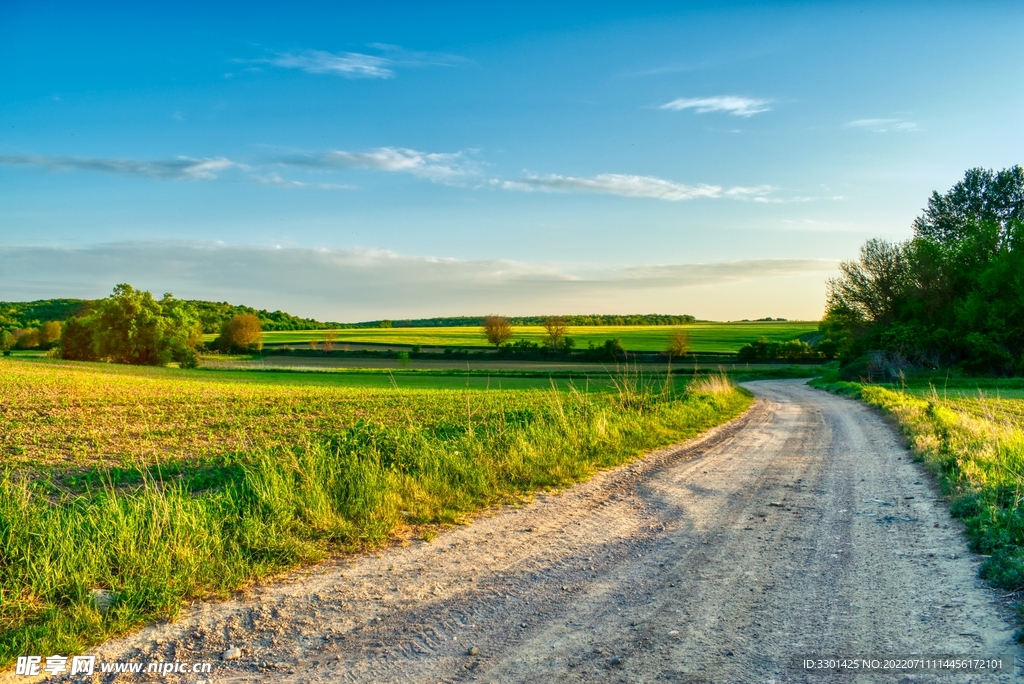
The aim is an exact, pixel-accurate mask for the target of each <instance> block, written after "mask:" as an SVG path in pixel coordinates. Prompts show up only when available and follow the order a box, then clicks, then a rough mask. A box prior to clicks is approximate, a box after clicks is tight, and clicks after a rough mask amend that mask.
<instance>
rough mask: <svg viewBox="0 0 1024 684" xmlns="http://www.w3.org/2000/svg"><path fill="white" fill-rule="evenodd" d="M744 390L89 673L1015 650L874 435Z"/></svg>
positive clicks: (429, 678) (226, 673)
mask: <svg viewBox="0 0 1024 684" xmlns="http://www.w3.org/2000/svg"><path fill="white" fill-rule="evenodd" d="M747 386H748V387H749V388H750V389H751V390H752V391H753V392H754V393H755V394H756V395H757V397H758V401H757V403H756V404H755V406H754V407H753V408H752V409H751V410H750V411H749V412H748V413H747V414H746V415H745V416H744V417H742V418H740V419H738V420H737V421H734V422H733V423H731V424H729V425H727V426H723V427H720V428H718V429H716V430H713V431H711V432H710V433H708V434H706V435H705V436H703V437H701V438H699V439H697V440H693V441H691V442H688V443H686V444H683V445H679V446H676V447H673V448H669V449H665V450H662V451H659V452H657V453H655V454H652V455H650V456H649V457H647V458H645V459H644V460H642V461H640V462H638V463H635V464H633V465H631V466H627V467H624V468H620V469H617V470H615V471H610V472H606V473H602V474H600V475H598V476H597V477H595V478H594V479H592V480H591V481H589V482H587V483H585V484H582V485H579V486H577V487H574V488H573V489H571V490H569V491H568V492H565V493H563V494H561V495H558V496H544V497H539V498H538V499H537V501H536V502H535V503H533V504H531V505H529V506H526V507H523V508H520V509H516V508H511V507H506V508H503V509H502V510H500V511H495V512H493V514H490V515H485V516H482V517H479V518H477V519H476V520H475V521H474V522H473V523H472V524H471V525H468V526H465V527H460V528H457V529H454V530H451V531H448V532H445V533H443V534H441V535H440V536H438V537H437V538H436V539H434V540H433V541H432V542H430V543H427V542H413V543H411V544H409V545H407V546H404V547H395V548H392V549H390V550H387V551H383V552H381V553H379V554H376V555H367V556H363V557H359V558H356V559H342V560H339V561H336V562H333V563H327V564H324V565H321V566H318V567H316V568H314V569H312V570H309V571H306V572H302V573H296V574H294V575H292V576H290V577H289V578H288V579H286V580H285V581H281V582H277V583H273V584H268V585H266V586H263V587H259V588H256V589H254V590H252V591H249V592H246V593H245V594H244V595H243V596H241V597H239V598H238V599H236V600H231V601H227V602H223V603H217V604H207V605H202V606H199V607H196V608H194V609H191V610H190V611H188V612H187V613H186V614H185V615H184V616H183V617H182V618H181V619H180V620H178V621H177V622H175V623H173V624H166V625H153V626H150V627H148V628H146V629H144V630H142V631H141V632H139V633H137V634H135V635H132V636H130V637H127V638H125V639H121V640H116V641H112V642H108V643H107V644H105V645H103V646H102V647H101V648H100V649H98V652H99V655H100V657H101V659H108V660H122V659H123V660H135V661H139V660H144V661H153V660H158V659H168V660H173V659H175V658H177V659H179V660H210V659H213V660H216V661H217V662H216V663H215V665H214V672H213V675H212V680H211V681H213V682H228V681H239V682H241V681H268V682H270V681H273V682H338V681H342V682H463V681H481V682H488V681H493V682H550V681H555V680H559V681H563V682H605V681H609V682H619V681H625V682H655V681H674V682H770V681H775V682H804V681H807V682H821V681H850V682H852V681H853V679H852V677H853V676H852V675H848V674H847V675H832V674H826V673H807V672H802V671H800V670H799V669H797V668H795V667H794V665H793V661H794V658H796V657H799V656H830V655H831V656H838V655H850V654H855V655H874V656H876V657H880V658H881V657H886V656H900V655H911V654H940V653H950V654H963V655H969V654H1011V655H1012V654H1017V653H1018V651H1017V648H1016V647H1015V646H1013V645H1012V640H1011V634H1012V628H1011V626H1010V624H1009V623H1008V622H1007V621H1006V617H1007V614H1006V610H1005V607H1004V606H1003V605H1002V604H1001V603H1000V602H999V598H998V596H997V594H996V593H995V592H993V591H992V590H990V589H989V588H987V587H986V586H985V585H984V584H983V583H982V582H981V581H980V580H978V579H977V563H978V560H977V557H975V556H972V554H970V553H969V552H968V551H967V549H966V546H965V544H964V542H963V538H962V536H961V534H960V532H959V531H958V528H957V526H956V524H955V523H953V522H952V521H951V519H950V518H949V516H948V514H947V513H946V506H945V504H944V502H942V501H938V500H936V492H935V490H934V488H933V486H932V485H931V483H930V479H929V478H928V477H927V476H926V475H925V473H924V472H923V471H922V469H921V467H920V466H919V464H916V463H913V462H912V461H911V459H910V457H909V454H908V452H907V451H906V449H905V448H904V446H903V441H902V439H901V437H900V436H899V435H898V434H897V433H896V431H895V430H894V429H892V427H891V426H889V425H888V424H887V423H886V422H885V421H884V420H883V419H882V418H880V417H879V415H878V414H877V413H876V412H875V411H873V410H871V409H869V408H867V407H865V406H863V405H862V404H860V403H858V402H855V401H852V400H848V399H843V398H840V397H836V396H833V395H830V394H826V393H824V392H820V391H817V390H813V389H810V388H808V387H806V386H804V385H803V384H802V383H801V382H794V381H770V382H755V383H750V384H748V385H747ZM231 646H237V647H239V648H241V652H242V655H241V657H240V658H238V659H236V660H231V661H225V662H221V661H220V654H221V653H222V652H223V651H224V650H225V649H227V648H228V647H231ZM1017 657H1018V663H1020V662H1021V661H1020V660H1019V655H1018V656H1017ZM1011 678H1012V676H1011V675H1001V676H999V675H984V676H979V675H974V676H971V675H964V674H959V675H932V674H919V675H915V676H914V677H913V678H912V679H906V680H904V679H903V678H902V677H900V676H895V675H867V676H865V675H861V676H858V677H857V679H856V681H857V683H858V684H861V683H863V682H871V681H885V682H890V681H957V682H967V681H1000V680H1004V681H1009V680H1010V679H1011ZM194 680H195V676H192V677H191V679H180V680H179V681H194ZM165 681H174V677H173V676H169V677H167V678H166V679H165Z"/></svg>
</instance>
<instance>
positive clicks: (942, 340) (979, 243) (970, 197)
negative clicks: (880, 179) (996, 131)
mask: <svg viewBox="0 0 1024 684" xmlns="http://www.w3.org/2000/svg"><path fill="white" fill-rule="evenodd" d="M913 227H914V236H913V238H911V239H910V240H908V241H906V242H903V243H898V244H891V243H887V242H885V241H882V240H870V241H868V242H867V243H866V244H865V245H864V246H863V247H862V248H861V254H860V258H859V259H858V260H857V261H853V262H844V263H843V264H842V265H841V266H840V271H841V273H840V275H839V277H837V278H835V279H833V280H831V281H830V282H829V294H828V303H827V308H826V313H825V316H824V319H823V321H822V331H823V332H824V333H825V336H826V340H825V342H824V344H826V345H827V346H828V345H831V346H832V347H833V348H834V349H836V350H837V351H839V352H840V354H841V359H842V360H843V362H844V364H845V365H850V364H851V363H853V361H854V360H855V359H857V358H861V357H863V356H864V355H865V354H867V353H868V352H878V353H883V354H889V355H891V356H893V357H894V358H898V359H899V362H900V363H902V364H908V365H912V366H918V367H931V368H939V367H949V366H953V367H960V368H962V369H964V370H967V371H972V372H985V373H999V374H1007V373H1020V372H1024V169H1022V168H1021V167H1020V166H1014V167H1012V168H1009V169H1005V170H1003V171H998V172H996V171H990V170H985V169H971V170H970V171H968V172H967V173H966V174H965V176H964V179H963V180H962V181H960V182H958V183H957V184H956V185H954V186H953V187H952V188H951V189H950V190H949V191H948V192H946V193H944V194H939V193H937V192H936V193H933V194H932V196H931V198H930V199H929V200H928V206H927V207H926V208H925V210H924V212H923V213H922V214H921V216H920V217H918V219H917V220H916V221H914V226H913Z"/></svg>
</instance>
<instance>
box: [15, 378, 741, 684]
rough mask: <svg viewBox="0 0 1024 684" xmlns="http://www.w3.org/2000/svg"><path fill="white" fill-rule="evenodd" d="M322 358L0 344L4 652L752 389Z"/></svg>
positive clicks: (529, 478)
mask: <svg viewBox="0 0 1024 684" xmlns="http://www.w3.org/2000/svg"><path fill="white" fill-rule="evenodd" d="M332 375H341V374H340V373H335V374H332V373H311V374H301V373H290V374H289V373H276V374H275V373H260V372H253V371H241V372H226V371H225V372H222V371H179V370H176V369H169V368H133V367H126V366H114V365H108V364H100V363H96V364H93V363H74V362H60V361H51V360H46V359H25V360H22V359H16V358H0V458H2V464H3V468H0V667H4V666H6V665H9V664H10V663H11V662H12V661H13V659H14V658H15V657H16V656H19V655H24V654H25V653H72V654H74V653H81V652H83V651H84V650H85V649H87V648H88V647H90V646H92V645H94V644H96V643H99V642H101V641H103V640H104V639H106V638H109V637H110V636H113V635H115V634H119V633H123V632H125V631H127V630H129V629H132V628H133V627H136V626H137V625H139V624H140V623H142V622H145V621H147V620H152V619H156V618H170V617H173V616H174V614H175V613H176V612H177V611H178V609H179V607H180V606H181V605H182V604H183V603H184V602H187V601H192V600H198V599H204V598H208V597H216V596H225V595H226V594H227V593H228V592H230V591H231V590H233V589H236V588H238V587H239V586H242V585H244V584H246V583H248V582H250V581H252V580H253V579H255V578H258V577H261V576H265V575H267V574H270V573H274V572H279V571H281V570H284V569H287V568H289V567H293V566H295V565H297V564H301V563H306V562H312V561H316V560H318V559H321V558H323V557H324V556H325V555H327V554H330V553H339V552H345V551H348V550H353V549H359V548H366V547H367V546H373V545H378V544H381V543H384V542H386V540H387V539H388V537H389V535H393V534H396V533H398V532H401V533H402V534H421V533H422V534H424V535H425V536H429V533H430V532H431V530H432V527H436V526H437V525H445V524H452V523H455V522H458V521H460V520H462V519H463V518H464V517H465V516H466V515H467V514H469V513H471V512H472V511H474V510H478V509H480V508H481V507H487V506H491V505H495V504H499V503H502V502H514V501H517V500H520V499H522V498H523V497H528V496H529V495H530V494H531V493H532V492H533V491H535V490H537V489H539V488H540V489H550V488H560V487H565V486H568V485H570V484H572V483H574V482H578V481H580V480H583V479H586V478H587V477H589V476H590V475H592V474H593V473H594V472H596V471H597V470H599V469H602V468H609V467H612V466H615V465H618V464H621V463H624V462H626V461H629V460H631V459H633V458H636V457H637V456H638V455H640V454H641V453H643V452H644V451H645V450H648V449H652V448H656V447H659V446H663V445H666V444H670V443H673V442H676V441H679V440H681V439H685V438H687V437H690V436H693V435H695V434H697V433H699V432H701V431H703V430H706V429H707V428H709V427H712V426H714V425H717V424H720V423H722V422H724V421H727V420H729V419H730V418H733V417H735V416H737V415H739V414H740V413H742V412H743V411H744V410H745V409H746V408H747V407H748V406H749V405H750V403H751V401H752V399H751V397H750V395H749V393H746V392H744V391H741V390H736V389H734V388H732V387H731V385H730V384H729V383H728V381H727V380H725V379H724V377H720V378H719V379H718V380H717V381H714V382H711V381H701V380H698V381H695V382H694V383H693V384H692V385H690V386H689V387H680V388H679V389H678V390H674V389H672V388H667V389H665V391H663V388H664V385H663V383H661V384H658V383H653V382H652V383H646V382H644V381H643V380H642V379H641V378H639V377H638V376H635V375H634V376H630V375H623V376H619V377H616V378H613V379H612V380H611V382H610V391H602V392H593V393H587V392H580V391H576V390H575V389H573V388H572V387H565V388H562V389H554V388H549V389H547V390H538V389H527V390H519V391H510V390H495V389H490V390H483V389H481V390H475V389H470V388H462V389H458V390H455V389H403V388H400V387H394V386H392V387H388V388H358V387H342V386H338V385H337V384H332V377H331V376H332ZM403 529H404V532H402V530H403ZM95 590H103V591H104V592H107V594H108V595H109V596H110V597H111V598H112V601H113V603H112V605H111V606H110V607H109V608H108V609H106V610H102V611H101V610H100V608H99V606H98V605H97V604H96V601H95V598H94V593H93V592H94V591H95Z"/></svg>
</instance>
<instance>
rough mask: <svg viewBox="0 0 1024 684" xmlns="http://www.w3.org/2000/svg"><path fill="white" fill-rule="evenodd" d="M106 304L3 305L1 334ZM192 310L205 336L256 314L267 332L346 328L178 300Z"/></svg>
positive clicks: (73, 301)
mask: <svg viewBox="0 0 1024 684" xmlns="http://www.w3.org/2000/svg"><path fill="white" fill-rule="evenodd" d="M100 301H102V300H88V299H41V300H37V301H33V302H0V330H7V331H8V332H11V333H13V332H14V331H15V330H24V329H29V328H38V327H39V326H40V325H42V324H43V323H44V322H46V321H57V322H59V323H62V322H64V321H66V320H68V319H70V318H73V317H77V316H82V315H84V314H86V313H87V312H88V311H90V310H91V309H92V308H94V307H95V306H96V305H97V304H98V303H99V302H100ZM175 301H177V302H180V305H181V306H183V307H184V308H185V309H187V310H188V312H189V315H190V316H191V318H193V319H194V320H195V321H196V322H198V323H199V326H200V328H201V329H202V332H204V333H219V332H220V331H221V328H222V327H223V326H224V324H225V323H227V322H228V321H229V320H231V319H232V318H233V317H234V316H238V315H241V314H252V315H254V316H255V317H256V318H258V319H259V321H260V327H261V328H262V329H263V330H327V329H333V328H340V327H342V324H341V323H324V322H322V321H318V320H316V319H313V318H301V317H299V316H293V315H292V314H289V313H285V312H284V311H267V310H266V309H258V310H257V309H254V308H252V307H250V306H237V305H234V304H228V303H227V302H207V301H202V300H189V299H182V300H175Z"/></svg>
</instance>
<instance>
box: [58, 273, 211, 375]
mask: <svg viewBox="0 0 1024 684" xmlns="http://www.w3.org/2000/svg"><path fill="white" fill-rule="evenodd" d="M201 341H202V330H201V329H200V326H199V324H198V321H196V320H195V318H193V317H192V315H191V311H190V310H189V308H188V307H187V306H186V305H185V303H184V302H182V301H181V300H179V299H175V298H174V296H173V295H171V294H165V295H164V297H163V299H160V300H159V301H158V300H155V299H154V298H153V295H151V294H150V293H149V292H145V291H142V290H136V289H135V288H133V287H132V286H131V285H128V284H124V283H122V284H120V285H118V286H116V287H115V288H114V292H113V294H112V295H111V296H110V297H108V298H106V299H102V300H100V301H99V302H96V303H95V304H94V305H93V307H92V311H91V312H90V313H89V314H87V315H85V316H82V317H76V318H73V319H72V320H71V321H68V323H67V324H65V326H64V332H63V335H62V338H61V343H62V344H61V348H62V355H63V357H64V358H66V359H74V360H80V361H95V360H107V361H111V362H113V363H127V364H133V365H143V366H160V365H164V364H167V363H170V362H171V361H177V362H179V363H181V364H183V365H186V366H193V365H195V362H196V354H195V347H196V346H197V345H198V344H200V343H201Z"/></svg>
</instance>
